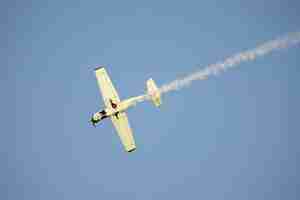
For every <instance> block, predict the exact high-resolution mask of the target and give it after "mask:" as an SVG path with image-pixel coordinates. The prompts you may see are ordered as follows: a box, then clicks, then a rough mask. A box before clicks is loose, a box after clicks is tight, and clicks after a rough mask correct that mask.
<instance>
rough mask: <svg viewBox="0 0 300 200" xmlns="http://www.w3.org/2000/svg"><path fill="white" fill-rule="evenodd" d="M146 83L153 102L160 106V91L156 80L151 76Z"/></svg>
mask: <svg viewBox="0 0 300 200" xmlns="http://www.w3.org/2000/svg"><path fill="white" fill-rule="evenodd" d="M146 84H147V94H148V95H149V97H150V98H151V100H152V102H153V104H154V105H155V106H157V107H159V106H160V105H161V98H160V91H159V89H158V88H157V86H156V84H155V82H154V80H153V79H152V78H150V79H149V80H148V81H147V83H146Z"/></svg>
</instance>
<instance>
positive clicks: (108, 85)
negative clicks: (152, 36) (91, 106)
mask: <svg viewBox="0 0 300 200" xmlns="http://www.w3.org/2000/svg"><path fill="white" fill-rule="evenodd" d="M94 71H95V74H96V79H97V82H98V86H99V88H100V92H101V93H102V97H103V101H104V104H105V108H104V109H103V110H101V111H99V112H96V113H94V114H93V116H92V117H91V119H90V122H91V123H92V125H93V126H96V124H97V123H99V122H100V121H102V120H103V119H105V118H110V119H111V120H112V123H113V125H114V127H115V128H116V130H117V133H118V135H119V137H120V139H121V142H122V144H123V146H124V148H125V150H126V151H127V152H133V151H134V150H135V149H136V145H135V141H134V137H133V134H132V130H131V128H130V125H129V122H128V118H127V115H126V113H125V111H127V110H128V109H129V108H131V107H133V106H135V105H136V104H137V103H138V102H141V101H143V100H145V99H147V100H151V101H152V102H153V104H154V105H155V106H156V107H159V106H160V105H161V94H160V91H159V89H158V87H157V85H156V84H155V82H154V80H153V79H152V78H150V79H148V80H147V82H146V94H144V95H140V96H135V97H131V98H128V99H125V100H122V101H121V100H120V98H119V95H118V93H117V91H116V89H115V88H114V85H113V83H112V81H111V79H110V77H109V75H108V73H107V72H106V70H105V68H104V67H103V66H100V67H97V68H95V70H94Z"/></svg>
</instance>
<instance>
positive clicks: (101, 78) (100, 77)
mask: <svg viewBox="0 0 300 200" xmlns="http://www.w3.org/2000/svg"><path fill="white" fill-rule="evenodd" d="M95 73H96V78H97V82H98V86H99V88H100V91H101V93H102V97H103V101H104V104H105V106H106V107H108V108H110V107H111V104H110V101H109V100H110V99H111V100H112V101H113V102H116V103H118V102H120V98H119V95H118V93H117V91H116V89H115V88H114V86H113V84H112V82H111V80H110V78H109V76H108V74H107V72H106V70H105V69H104V67H98V68H96V69H95Z"/></svg>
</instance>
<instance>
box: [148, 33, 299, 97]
mask: <svg viewBox="0 0 300 200" xmlns="http://www.w3.org/2000/svg"><path fill="white" fill-rule="evenodd" d="M299 43H300V32H294V33H289V34H287V35H285V36H283V37H280V38H278V39H275V40H271V41H268V42H266V43H263V44H262V45H259V46H258V47H256V48H254V49H251V50H248V51H244V52H242V53H238V54H236V55H233V56H231V57H229V58H226V59H225V60H224V61H223V62H218V63H216V64H211V65H208V66H206V67H205V68H203V69H201V70H199V71H196V72H194V73H192V74H190V75H187V76H186V77H184V78H181V79H176V80H174V81H172V82H170V83H167V84H164V85H162V86H161V87H160V89H159V90H160V92H161V93H167V92H170V91H174V90H179V89H181V88H183V87H186V86H188V85H190V84H191V83H192V82H193V81H197V80H205V79H207V78H208V77H209V76H212V75H217V74H219V73H222V72H225V71H226V70H227V69H230V68H233V67H236V66H237V65H238V64H240V63H241V62H245V61H252V60H255V59H256V58H257V57H261V56H264V55H266V54H269V53H271V52H273V51H275V50H279V49H285V48H288V47H291V46H293V45H296V44H299ZM145 98H146V96H145Z"/></svg>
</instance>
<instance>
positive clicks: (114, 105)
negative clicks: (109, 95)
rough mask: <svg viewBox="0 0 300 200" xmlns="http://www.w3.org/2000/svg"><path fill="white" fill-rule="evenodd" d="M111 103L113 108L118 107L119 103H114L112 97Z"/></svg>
mask: <svg viewBox="0 0 300 200" xmlns="http://www.w3.org/2000/svg"><path fill="white" fill-rule="evenodd" d="M110 105H111V107H112V108H113V109H116V108H117V106H118V105H117V104H116V103H114V102H113V101H112V100H111V99H110Z"/></svg>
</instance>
